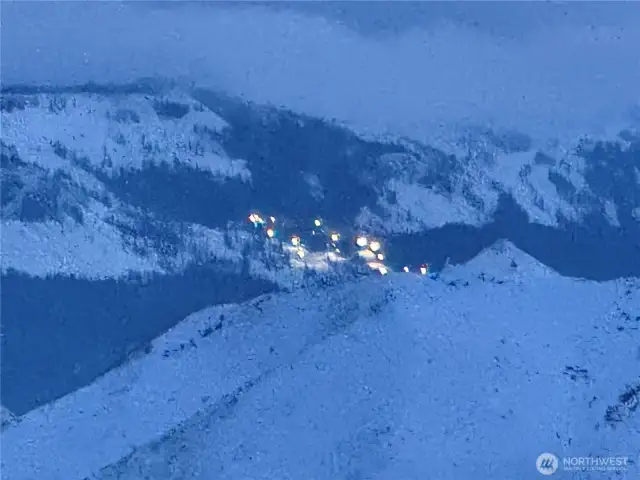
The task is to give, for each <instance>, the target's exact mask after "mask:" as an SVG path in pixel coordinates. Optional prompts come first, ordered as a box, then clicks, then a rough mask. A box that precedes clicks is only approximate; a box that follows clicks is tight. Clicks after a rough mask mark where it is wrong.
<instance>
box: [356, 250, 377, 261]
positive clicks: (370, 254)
mask: <svg viewBox="0 0 640 480" xmlns="http://www.w3.org/2000/svg"><path fill="white" fill-rule="evenodd" d="M358 255H359V256H360V257H362V258H364V259H366V260H375V259H376V254H375V253H373V252H372V251H371V250H360V251H359V252H358Z"/></svg>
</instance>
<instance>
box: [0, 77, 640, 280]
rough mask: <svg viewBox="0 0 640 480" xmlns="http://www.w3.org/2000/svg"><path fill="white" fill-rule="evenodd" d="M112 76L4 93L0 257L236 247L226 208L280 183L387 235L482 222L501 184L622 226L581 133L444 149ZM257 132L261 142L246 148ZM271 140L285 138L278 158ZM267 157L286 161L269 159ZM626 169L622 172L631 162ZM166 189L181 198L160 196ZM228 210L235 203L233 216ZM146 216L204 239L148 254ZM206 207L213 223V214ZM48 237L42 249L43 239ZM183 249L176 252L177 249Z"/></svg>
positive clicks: (299, 206)
mask: <svg viewBox="0 0 640 480" xmlns="http://www.w3.org/2000/svg"><path fill="white" fill-rule="evenodd" d="M94 89H95V87H94ZM107 90H108V89H106V90H105V91H103V92H100V91H97V92H93V93H87V92H82V91H81V89H80V91H77V92H69V91H67V92H65V91H61V92H49V93H28V94H20V93H15V94H14V93H7V94H3V100H2V104H3V108H2V124H3V161H6V162H7V166H6V167H5V168H4V173H3V175H4V177H5V180H4V182H3V183H4V184H5V194H4V196H3V205H2V208H3V213H4V215H3V231H4V235H3V253H2V255H3V268H4V269H6V268H13V269H15V270H18V271H24V272H26V273H29V274H30V275H35V276H46V275H52V274H56V273H67V274H75V275H80V276H83V277H88V278H101V277H113V276H122V275H126V274H127V272H128V271H137V272H149V271H155V272H166V271H168V269H174V270H175V269H181V268H184V267H185V266H186V265H188V264H190V263H193V262H195V261H196V258H197V257H198V255H201V254H202V253H206V252H208V253H206V254H208V255H213V256H215V257H217V258H226V259H233V258H237V257H238V255H239V252H229V251H227V250H228V249H227V248H225V246H224V245H220V241H219V240H217V239H220V238H222V237H223V234H224V231H226V230H227V224H228V222H229V221H232V222H238V221H240V219H241V218H242V217H243V216H244V215H246V213H247V212H248V209H249V208H254V207H261V206H262V205H260V203H261V202H271V203H275V204H276V205H277V204H278V202H273V196H274V192H275V191H281V190H279V189H281V188H287V189H292V190H293V191H294V192H295V191H296V190H295V189H296V188H300V189H301V192H300V195H305V196H307V199H306V200H304V201H300V199H299V198H298V199H297V200H296V202H297V203H295V204H294V203H289V204H288V205H286V206H284V207H283V206H282V205H277V206H280V207H281V208H280V210H287V209H288V210H290V211H285V212H284V213H288V214H290V215H292V216H299V215H301V211H304V212H305V213H304V215H309V214H312V212H313V211H314V209H317V208H320V206H322V205H323V202H324V204H332V203H333V202H334V200H332V198H331V195H334V197H335V198H336V200H335V202H339V204H340V205H341V207H340V208H341V209H342V210H343V212H331V213H336V215H337V217H336V218H337V219H338V220H339V221H340V222H343V223H344V221H345V220H346V219H345V216H347V217H351V218H350V219H349V220H350V221H351V222H353V223H352V224H351V225H347V226H348V227H349V228H359V229H364V230H367V231H373V232H376V233H378V234H383V235H393V234H396V233H403V234H404V233H420V232H422V231H424V230H425V229H433V228H440V227H443V226H445V225H448V224H451V223H460V224H466V225H471V226H477V227H481V226H483V225H486V224H488V223H490V222H491V221H492V219H493V218H494V215H495V212H496V209H497V208H498V207H499V199H500V197H501V196H503V195H509V196H510V197H511V198H513V200H514V201H515V202H516V204H517V205H518V206H519V208H521V209H522V210H523V211H524V212H525V213H526V215H528V219H529V221H530V222H532V223H534V224H540V225H546V226H552V227H555V228H559V227H562V226H563V225H565V224H566V223H567V222H570V223H575V224H577V225H580V224H581V222H583V221H585V218H587V216H588V215H594V214H596V215H598V216H600V217H601V218H602V219H603V221H605V222H606V223H607V224H609V225H611V226H613V227H620V219H619V211H620V209H621V208H622V206H621V205H619V201H618V203H616V202H617V200H616V199H615V198H605V197H603V196H601V195H600V194H601V193H602V192H612V191H615V189H619V188H620V187H618V186H616V185H613V186H612V185H603V186H600V187H599V188H600V190H601V191H602V192H596V191H594V189H593V187H592V185H591V184H590V182H589V181H587V178H596V179H597V178H600V176H598V175H594V174H591V173H590V170H589V168H591V167H590V164H588V163H587V162H586V160H585V158H583V157H582V156H580V155H579V154H578V152H577V150H576V149H575V148H574V149H569V150H567V149H565V151H564V153H562V152H561V151H560V150H558V149H557V148H556V149H555V150H554V149H550V148H548V149H546V151H548V152H549V153H548V154H546V153H542V151H540V150H536V149H535V148H534V145H533V143H532V141H531V140H530V139H528V137H527V136H526V135H523V134H518V133H515V132H503V133H500V132H498V133H496V132H494V131H492V130H488V129H484V130H483V129H478V128H475V129H467V130H464V131H460V132H459V137H458V139H457V141H456V142H457V143H456V142H454V143H451V144H449V146H448V147H447V148H448V149H440V150H439V149H437V148H435V147H433V146H425V145H422V144H419V143H417V142H415V141H411V140H407V139H399V138H391V137H390V138H388V139H386V140H384V141H382V142H381V143H380V140H373V139H367V138H366V137H358V136H357V135H355V134H354V133H353V132H351V131H349V130H348V129H346V128H345V127H344V126H339V125H338V124H336V123H335V122H334V123H325V122H324V121H323V120H319V119H313V118H310V117H305V116H304V115H297V114H294V113H292V112H289V111H286V110H279V109H274V108H271V107H265V106H258V105H253V104H247V103H246V102H244V103H243V102H241V101H240V100H237V99H223V97H220V96H215V95H214V96H212V95H211V94H208V95H209V96H206V95H203V94H202V93H200V94H197V95H195V97H194V96H193V95H192V94H190V93H186V92H185V91H181V90H179V89H175V88H173V89H171V88H170V89H162V88H160V89H158V91H156V92H155V93H154V92H148V93H135V92H133V93H122V92H108V91H107ZM195 98H197V100H196V99H195ZM325 130H326V133H325ZM264 132H267V133H266V135H267V136H266V137H265V138H266V139H267V140H264V141H268V142H271V143H269V144H267V145H262V144H261V143H260V142H262V141H263V140H262V138H263V137H261V135H264ZM268 132H272V133H268ZM273 132H275V133H273ZM319 132H322V133H323V134H322V135H319ZM247 135H248V136H247ZM269 135H271V136H269ZM323 135H324V136H323ZM327 135H329V136H327ZM331 135H337V136H336V138H337V139H339V140H336V141H335V143H336V144H339V142H342V143H343V144H342V145H339V146H338V147H336V148H337V149H336V150H335V151H331V150H329V151H328V153H327V154H324V156H323V154H320V155H319V156H318V159H317V160H307V159H304V158H301V157H300V155H309V156H311V155H312V154H314V152H315V151H316V150H318V151H322V150H323V149H326V148H327V145H326V144H322V143H318V142H319V141H320V139H323V138H324V141H325V142H326V141H331V142H333V140H327V139H330V138H331ZM237 136H238V138H236V137H237ZM291 136H297V137H299V141H300V142H301V143H300V146H294V147H293V149H292V153H295V155H296V156H295V157H293V158H289V157H288V155H290V153H289V152H288V151H287V148H288V147H287V144H290V143H291V142H290V141H289V140H288V139H289V138H291ZM245 137H246V138H245ZM622 137H624V139H627V140H624V139H623V138H619V142H620V143H619V145H620V148H622V150H621V151H622V152H623V153H624V152H625V149H627V150H628V154H626V155H627V156H629V157H630V158H631V162H633V155H635V154H634V152H635V150H633V149H634V148H636V147H634V145H635V144H634V143H633V142H634V141H635V140H634V139H636V138H637V137H634V135H633V133H632V131H631V130H629V131H627V133H626V134H625V135H623V136H622ZM252 142H255V144H253V148H254V150H251V149H249V150H247V149H246V148H251V146H252ZM376 142H378V143H376ZM581 142H582V143H584V142H583V141H582V140H581ZM592 143H593V142H592ZM243 145H248V147H246V148H245V147H243ZM576 145H578V144H576ZM296 148H297V149H298V150H296ZM443 148H444V147H443ZM261 149H262V150H261ZM367 149H369V150H370V151H371V153H368V151H367ZM271 152H281V153H279V154H276V155H275V156H274V157H273V158H272V157H269V155H272V153H271ZM261 154H262V155H264V157H261V156H260V155H261ZM278 155H279V157H278ZM327 155H329V158H330V159H331V156H336V155H338V156H341V157H344V158H338V159H333V160H335V161H337V162H339V163H338V164H337V166H336V167H331V168H332V169H333V170H328V171H327V172H326V174H325V175H322V172H320V171H319V170H318V169H321V168H322V166H321V164H326V163H327ZM260 158H264V159H263V160H262V161H260V160H259V159H260ZM316 161H317V162H319V163H318V164H315V163H313V162H316ZM611 161H613V160H611ZM265 162H274V164H273V165H272V166H271V167H270V168H271V171H269V170H268V169H267V168H266V167H265V165H264V163H265ZM296 162H297V163H300V164H301V169H300V170H301V171H300V179H299V180H300V182H301V183H300V185H299V186H298V185H296V184H295V183H294V185H293V188H292V182H297V181H298V177H296V176H295V175H296V174H295V168H296V166H295V163H296ZM636 163H637V161H636ZM632 166H633V165H632ZM335 168H338V169H341V170H342V172H341V173H340V175H344V171H346V172H347V174H348V175H347V177H346V178H347V179H346V180H345V185H340V184H335V185H334V184H332V183H331V182H336V180H335V179H336V178H337V177H336V170H335ZM624 168H626V170H624V171H622V172H621V175H623V176H624V175H627V170H629V168H628V167H626V166H625V167H624ZM291 169H294V171H293V172H287V171H286V170H291ZM632 170H633V168H632ZM629 171H631V170H629ZM633 172H635V177H636V178H635V179H632V180H635V181H634V182H632V183H633V185H631V184H630V185H629V186H626V188H631V189H633V188H635V189H636V190H639V189H640V165H637V166H636V167H635V170H633ZM633 172H632V173H633ZM319 173H320V175H319ZM189 175H191V176H189ZM209 175H210V176H209ZM589 175H591V176H590V177H588V176H589ZM173 177H175V180H173ZM165 178H166V179H165ZM615 178H618V179H619V178H623V177H615ZM285 179H286V180H285ZM153 182H160V183H158V184H157V186H156V183H153ZM162 182H165V183H162ZM199 182H201V183H202V184H200V183H199ZM207 182H210V183H207ZM230 182H235V183H230ZM278 182H283V185H280V184H279V183H278ZM285 184H286V187H285V186H284V185H285ZM173 185H175V186H173ZM634 185H635V186H634ZM349 186H353V187H354V188H352V190H353V191H349ZM191 188H193V189H194V191H193V192H191V191H190V189H191ZM167 189H174V190H175V191H173V192H168V191H167ZM199 189H202V190H199ZM341 189H342V190H341ZM217 190H219V193H218V194H217V196H213V197H212V196H211V191H217ZM343 190H344V191H343ZM167 194H168V196H169V197H171V196H173V197H171V199H167V200H165V199H163V196H164V195H167ZM234 195H235V198H234ZM292 195H293V193H292ZM346 195H349V196H350V198H349V200H348V201H347V202H345V201H344V200H343V197H344V196H346ZM621 195H622V194H621ZM622 196H623V198H627V199H629V200H628V201H630V202H632V203H634V202H635V203H634V204H633V205H631V207H632V208H631V210H632V214H633V215H634V218H635V219H636V220H635V221H636V222H637V219H638V218H640V213H638V212H640V203H639V202H640V200H638V199H639V198H640V196H638V198H636V196H637V195H636V194H634V193H632V192H629V193H625V194H624V195H622ZM263 197H264V198H263ZM634 199H635V200H634ZM208 202H211V203H208ZM283 202H284V200H282V202H280V203H281V204H282V203H283ZM181 203H182V204H181ZM255 203H258V205H256V204H255ZM636 204H637V205H636ZM243 205H244V206H246V209H243V207H242V206H243ZM234 208H235V210H238V211H235V210H234ZM624 208H626V206H624ZM194 211H198V212H199V213H197V214H195V215H194V214H192V212H194ZM225 211H229V212H234V213H233V214H230V215H228V216H225V213H224V212H225ZM280 213H282V212H280ZM167 214H169V215H170V216H172V217H171V218H169V219H168V222H167V220H166V219H163V218H162V217H163V216H166V215H167ZM354 214H355V215H354ZM141 219H142V220H144V222H151V224H154V225H156V227H154V228H157V229H160V230H162V229H163V228H166V229H169V230H171V231H173V230H176V229H178V228H179V224H182V225H185V224H186V231H185V229H184V228H183V229H182V232H181V233H180V234H179V235H180V236H182V237H183V238H185V242H186V243H189V244H191V245H192V246H185V245H177V246H175V248H173V247H172V246H167V245H164V244H163V245H162V248H155V249H153V248H151V249H149V248H146V253H145V254H141V252H140V251H139V249H136V248H135V247H134V248H132V246H131V245H128V244H127V241H125V240H124V239H123V236H125V237H126V236H127V235H130V232H132V231H134V232H135V233H134V236H136V237H140V236H142V237H144V233H143V229H142V228H139V227H137V226H136V223H137V222H140V221H141ZM158 222H162V223H163V226H162V227H160V226H157V225H158ZM207 222H212V223H211V224H207V225H203V223H207ZM189 232H191V233H189ZM195 232H198V233H195ZM174 236H175V235H174ZM43 239H46V242H43ZM136 242H137V243H140V242H142V243H145V242H146V243H153V240H145V238H136V239H135V241H134V245H135V244H136ZM160 243H163V241H161V242H160ZM42 244H46V247H47V250H46V251H44V250H42V249H41V248H38V245H42ZM172 248H173V250H176V249H177V250H178V251H177V252H174V253H173V254H171V255H167V254H166V251H167V250H168V249H169V250H171V249H172ZM195 250H197V253H196V252H195ZM25 252H40V254H39V255H38V256H34V255H27V254H25ZM98 258H103V259H106V258H109V259H110V260H109V261H108V262H105V261H102V262H100V261H98V260H96V259H98ZM424 261H428V259H425V260H424Z"/></svg>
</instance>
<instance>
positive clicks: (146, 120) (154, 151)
mask: <svg viewBox="0 0 640 480" xmlns="http://www.w3.org/2000/svg"><path fill="white" fill-rule="evenodd" d="M169 98H172V97H169ZM36 99H37V101H36V100H33V99H32V100H33V101H30V102H28V104H27V107H26V108H25V109H24V110H14V111H12V112H10V113H9V112H2V125H3V140H4V141H5V142H7V143H8V144H13V145H14V146H15V147H16V149H17V150H18V153H19V154H20V156H21V157H22V158H23V159H24V160H26V161H31V162H35V163H37V164H39V165H41V166H43V167H45V168H48V169H56V168H61V167H63V166H65V165H68V163H69V161H70V159H68V158H67V159H64V158H60V156H59V155H56V153H55V152H54V147H56V146H57V147H60V146H61V147H63V148H67V149H69V151H70V153H69V154H71V155H76V156H77V157H79V158H84V159H86V160H88V161H89V162H90V163H91V164H93V165H94V166H97V167H101V168H103V169H105V170H106V171H108V172H115V171H117V170H118V169H119V168H132V169H140V168H142V167H143V165H144V164H145V163H146V162H151V163H156V164H159V163H161V162H166V163H168V164H169V165H171V164H173V162H174V160H178V161H179V162H180V163H183V164H185V165H190V166H191V167H193V168H200V169H203V170H207V171H210V172H212V173H214V174H216V175H222V176H229V177H239V178H241V179H242V180H244V181H247V180H249V179H250V177H251V174H250V172H249V170H248V169H247V167H246V162H245V161H244V160H236V159H230V158H228V157H227V156H226V155H224V152H223V151H222V149H221V147H220V146H219V145H218V144H217V143H216V142H214V141H213V140H212V139H210V138H208V136H207V135H206V134H204V133H202V132H201V131H200V130H202V129H203V128H205V127H206V128H209V129H210V130H211V131H217V130H219V129H221V128H223V127H224V126H225V125H226V123H225V122H224V121H223V120H222V119H221V118H220V117H219V116H218V115H215V114H214V113H213V112H211V111H209V110H207V109H205V107H203V106H202V105H200V104H199V103H197V102H195V101H194V100H193V99H188V98H187V97H186V96H184V95H182V96H180V99H181V101H182V102H188V103H184V104H185V105H186V106H187V107H189V108H190V111H189V113H187V114H186V115H185V116H184V117H182V118H166V117H159V116H158V114H157V113H156V111H155V110H154V107H153V102H163V101H165V100H166V99H165V97H163V96H159V97H154V96H143V95H126V96H118V95H114V96H104V95H102V96H99V95H91V94H41V95H38V96H37V97H36ZM118 116H121V117H128V118H131V117H133V118H137V119H138V120H137V121H136V120H133V121H132V120H122V119H121V120H118Z"/></svg>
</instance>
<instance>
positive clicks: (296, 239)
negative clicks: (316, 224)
mask: <svg viewBox="0 0 640 480" xmlns="http://www.w3.org/2000/svg"><path fill="white" fill-rule="evenodd" d="M291 245H293V246H294V247H297V246H298V245H300V237H298V236H297V235H294V236H293V237H291Z"/></svg>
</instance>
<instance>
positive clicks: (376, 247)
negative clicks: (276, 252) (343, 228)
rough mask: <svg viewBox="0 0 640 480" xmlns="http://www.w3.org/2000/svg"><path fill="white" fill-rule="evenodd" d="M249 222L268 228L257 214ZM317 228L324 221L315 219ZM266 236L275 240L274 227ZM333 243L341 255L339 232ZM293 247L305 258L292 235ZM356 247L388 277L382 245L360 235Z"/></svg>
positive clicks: (424, 269)
mask: <svg viewBox="0 0 640 480" xmlns="http://www.w3.org/2000/svg"><path fill="white" fill-rule="evenodd" d="M269 220H270V221H271V224H272V225H275V223H276V219H275V217H269ZM249 221H250V222H251V223H253V225H254V226H256V227H258V226H262V227H264V226H266V225H267V222H266V221H265V220H264V219H263V218H262V217H261V216H260V215H259V214H257V213H251V214H250V215H249ZM313 223H314V225H315V226H316V227H318V228H319V227H322V220H320V219H315V220H314V221H313ZM265 232H266V235H267V237H268V238H274V237H275V236H276V231H275V229H274V228H273V227H272V226H267V227H266V229H265ZM329 238H330V239H331V242H332V244H333V247H334V250H335V252H336V253H340V249H338V248H337V246H336V244H337V243H338V241H339V240H340V234H339V233H338V232H332V233H330V235H329ZM290 241H291V245H292V246H293V247H296V255H297V256H298V257H300V258H304V256H305V250H304V247H303V245H302V240H301V239H300V237H299V236H298V235H292V236H291V238H290ZM355 243H356V245H357V246H358V247H359V248H360V250H359V251H358V256H360V257H362V258H363V259H365V260H367V265H368V266H369V267H370V268H371V269H373V270H377V271H379V272H380V273H381V274H382V275H386V274H387V273H389V269H388V267H387V266H386V265H384V264H383V263H381V262H383V261H384V259H385V255H384V253H383V252H382V244H381V243H380V242H379V241H378V240H375V239H369V238H368V237H367V236H365V235H358V236H357V237H356V238H355ZM402 271H404V272H406V273H409V272H410V269H409V267H408V266H405V267H403V268H402ZM419 271H420V274H421V275H427V274H428V273H429V267H428V265H427V264H424V265H421V266H420V270H419Z"/></svg>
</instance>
